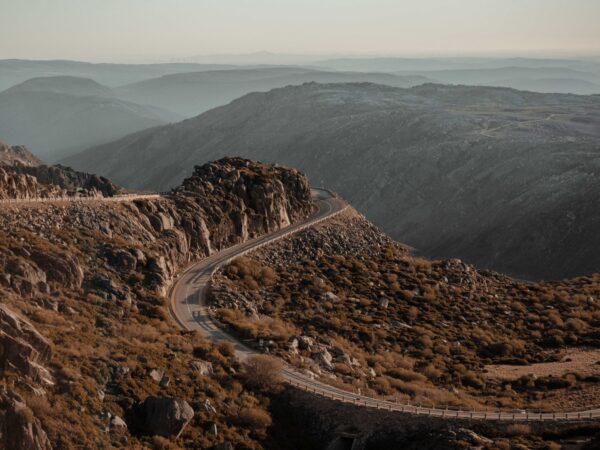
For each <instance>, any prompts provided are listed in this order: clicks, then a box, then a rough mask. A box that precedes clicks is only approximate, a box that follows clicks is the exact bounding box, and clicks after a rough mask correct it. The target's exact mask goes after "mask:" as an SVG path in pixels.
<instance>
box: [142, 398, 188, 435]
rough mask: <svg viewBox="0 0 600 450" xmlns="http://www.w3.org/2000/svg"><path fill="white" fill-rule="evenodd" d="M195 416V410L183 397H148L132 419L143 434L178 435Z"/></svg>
mask: <svg viewBox="0 0 600 450" xmlns="http://www.w3.org/2000/svg"><path fill="white" fill-rule="evenodd" d="M193 417H194V410H193V409H192V407H191V406H190V405H189V404H188V403H187V402H186V401H185V400H183V399H181V398H174V397H148V398H146V400H144V402H143V403H142V404H141V405H139V406H138V407H137V408H136V411H135V412H134V413H133V414H132V418H131V420H132V421H134V422H135V427H136V428H137V429H138V430H139V431H140V432H141V433H143V434H150V435H158V436H164V437H172V436H175V437H178V436H179V435H180V434H181V432H182V431H183V429H184V428H185V427H186V425H187V424H188V423H189V421H190V420H192V418H193Z"/></svg>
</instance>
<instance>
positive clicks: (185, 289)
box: [169, 190, 600, 421]
mask: <svg viewBox="0 0 600 450" xmlns="http://www.w3.org/2000/svg"><path fill="white" fill-rule="evenodd" d="M313 196H314V198H315V203H316V210H315V211H314V213H313V214H312V215H311V216H310V217H308V218H307V219H305V220H304V221H302V222H299V223H296V224H293V225H290V226H288V227H286V228H283V229H281V230H278V231H275V232H273V233H270V234H268V235H265V236H261V237H259V238H256V239H253V240H249V241H246V242H244V243H241V244H238V245H234V246H232V247H229V248H227V249H225V250H223V251H221V252H219V253H216V254H214V255H211V256H209V257H208V258H206V259H204V260H202V261H200V262H198V263H196V264H194V265H192V266H191V267H189V268H188V269H187V270H185V271H184V272H183V273H181V274H180V275H179V276H178V278H177V280H176V281H175V283H174V284H173V286H172V288H171V292H170V301H169V303H170V311H171V315H172V317H173V319H174V320H175V321H176V322H177V323H178V325H179V326H180V327H181V328H182V329H185V330H199V331H201V332H202V333H203V334H204V336H205V337H206V338H207V339H209V340H211V341H214V342H218V341H229V342H231V343H232V344H233V345H234V346H235V349H236V354H237V356H238V358H240V359H241V360H244V359H246V358H248V357H249V356H251V355H256V354H258V352H257V351H255V350H253V349H251V348H249V347H247V346H246V345H244V344H243V343H242V342H240V341H239V340H237V339H236V338H235V337H234V336H232V335H230V334H228V333H226V332H225V331H223V330H221V329H220V328H219V327H218V326H217V325H216V324H215V322H214V321H213V320H212V318H211V315H210V312H209V309H208V307H207V305H206V292H207V289H208V285H209V283H210V280H211V278H212V275H213V274H214V273H215V272H216V271H217V270H218V269H219V268H220V267H222V266H224V265H225V264H227V263H228V262H230V261H231V260H233V259H234V258H236V257H238V256H241V255H243V254H245V253H248V252H250V251H253V250H256V249H258V248H259V247H262V246H264V245H266V244H270V243H273V242H274V241H276V240H279V239H282V238H284V237H286V236H288V235H290V234H292V233H296V232H298V231H301V230H303V229H306V228H308V227H311V226H314V225H315V224H317V223H319V222H321V221H323V220H327V219H329V218H331V217H333V216H335V215H337V214H339V213H340V212H342V211H344V210H345V209H346V208H347V207H348V205H347V204H346V203H345V202H343V201H342V200H341V199H339V198H337V197H335V196H333V195H331V194H330V193H328V192H327V191H322V190H314V191H313ZM283 378H284V381H285V382H287V383H288V384H290V385H292V386H295V387H297V388H299V389H302V390H304V391H308V392H311V393H314V394H316V395H320V396H323V397H326V398H330V399H332V400H337V401H341V402H344V403H350V404H355V405H359V406H362V407H368V408H377V409H382V410H386V411H398V412H403V413H411V414H421V415H426V416H435V417H445V418H462V419H477V420H506V421H551V420H562V421H565V420H567V421H577V420H589V419H596V418H600V408H596V407H594V408H588V409H584V410H581V411H571V412H564V411H561V412H532V411H520V410H519V411H498V410H496V411H491V410H490V411H480V410H479V411H466V410H457V409H448V408H427V407H421V406H417V405H409V404H400V403H396V402H391V401H384V400H380V399H375V398H371V397H366V396H363V395H357V394H354V393H352V392H349V391H345V390H342V389H339V388H336V387H334V386H330V385H328V384H326V383H323V382H321V381H318V380H315V379H313V378H312V377H311V376H309V375H307V374H305V373H302V372H300V371H299V370H297V369H295V368H293V367H291V366H289V365H287V364H285V366H284V369H283Z"/></svg>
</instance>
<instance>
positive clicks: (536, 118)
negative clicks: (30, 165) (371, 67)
mask: <svg viewBox="0 0 600 450" xmlns="http://www.w3.org/2000/svg"><path fill="white" fill-rule="evenodd" d="M599 124H600V97H598V96H589V97H583V96H573V95H549V94H535V93H531V92H521V91H515V90H511V89H502V88H488V87H465V86H456V87H449V86H439V85H423V86H419V87H416V88H412V89H399V88H392V87H387V86H379V85H373V84H332V85H319V84H314V83H312V84H306V85H302V86H297V87H287V88H283V89H276V90H273V91H270V92H268V93H265V94H251V95H247V96H245V97H243V98H241V99H238V100H236V101H234V102H232V103H231V104H230V105H227V106H224V107H221V108H217V109H214V110H212V111H209V112H207V113H204V114H202V115H200V116H198V117H196V118H194V119H189V120H186V121H183V122H181V123H178V124H176V125H170V126H165V127H160V128H156V129H153V130H144V131H142V132H139V133H137V134H133V135H130V136H127V137H125V138H123V139H121V140H119V141H117V142H113V143H111V144H107V145H104V146H99V147H96V148H93V149H90V150H88V151H86V152H84V153H82V154H80V155H77V156H76V157H73V158H70V159H68V160H67V161H66V163H67V164H71V165H73V166H74V167H76V168H80V169H83V170H86V171H96V172H98V173H102V174H103V175H107V176H109V177H110V178H112V179H114V180H116V181H117V182H119V183H121V184H125V185H128V186H130V187H138V188H147V189H161V190H162V189H165V188H167V187H170V186H174V185H176V184H177V183H178V181H180V180H181V179H182V178H183V176H184V175H185V173H186V170H187V167H189V165H190V164H192V161H203V160H210V159H215V158H217V157H220V156H222V155H226V154H239V155H242V156H250V157H253V158H257V159H262V160H265V161H272V162H280V163H285V164H287V165H291V166H294V167H299V168H300V169H301V170H303V171H304V172H306V173H307V174H308V175H309V177H310V178H311V180H312V182H313V184H322V185H325V186H327V187H331V188H333V189H334V190H336V191H338V192H340V193H341V194H342V195H343V196H344V197H345V198H347V199H348V200H349V201H350V202H351V203H352V204H353V205H355V206H356V207H357V209H359V210H360V211H361V212H364V213H365V214H366V215H367V216H368V217H369V218H370V219H371V220H373V221H374V222H375V223H376V224H377V225H379V226H381V227H382V228H383V229H384V230H385V231H387V232H388V233H389V234H391V236H392V237H394V238H396V239H399V240H401V241H402V242H406V243H408V244H409V245H411V246H414V247H416V249H417V250H418V251H419V252H422V253H424V254H427V255H429V256H435V257H438V256H439V257H460V258H462V259H465V260H467V261H469V262H473V263H476V264H478V265H479V266H481V267H490V268H494V269H497V270H500V271H504V272H509V273H512V274H517V275H519V276H521V277H532V278H540V277H542V278H559V277H565V276H570V275H577V274H583V273H589V272H593V271H598V270H599V269H600V261H599V260H598V257H597V251H596V250H597V249H598V248H600V236H599V235H598V233H597V230H598V229H599V228H600V213H599V211H600V196H599V193H600V126H598V125H599ZM140 162H142V163H140Z"/></svg>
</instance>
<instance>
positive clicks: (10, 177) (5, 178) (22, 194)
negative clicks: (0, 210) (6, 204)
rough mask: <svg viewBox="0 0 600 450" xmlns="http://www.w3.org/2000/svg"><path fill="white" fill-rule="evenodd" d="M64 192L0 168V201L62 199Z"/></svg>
mask: <svg viewBox="0 0 600 450" xmlns="http://www.w3.org/2000/svg"><path fill="white" fill-rule="evenodd" d="M64 195H66V191H65V190H64V189H62V188H60V187H58V186H55V185H45V184H42V183H40V182H39V181H38V180H37V178H35V177H34V176H32V175H26V174H23V173H19V172H17V171H15V170H14V169H13V168H9V167H0V200H3V199H27V198H48V197H62V196H64Z"/></svg>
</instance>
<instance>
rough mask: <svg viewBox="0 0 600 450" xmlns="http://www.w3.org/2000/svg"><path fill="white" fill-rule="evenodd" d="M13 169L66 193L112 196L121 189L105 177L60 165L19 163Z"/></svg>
mask: <svg viewBox="0 0 600 450" xmlns="http://www.w3.org/2000/svg"><path fill="white" fill-rule="evenodd" d="M13 170H14V171H15V172H17V173H22V174H26V175H31V176H33V177H35V178H36V179H37V180H38V182H39V183H41V184H45V185H54V186H58V187H60V188H62V189H64V190H66V191H67V195H74V194H77V193H79V194H85V195H86V196H94V195H102V196H104V197H112V196H113V195H116V194H118V193H120V192H121V191H123V189H122V188H121V187H119V186H117V185H116V184H115V183H113V182H112V181H110V180H109V179H107V178H105V177H101V176H98V175H94V174H90V173H84V172H77V171H75V170H73V169H71V168H70V167H65V166H61V165H56V166H46V165H43V164H40V165H37V166H31V165H30V166H24V165H19V166H16V167H14V168H13Z"/></svg>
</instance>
